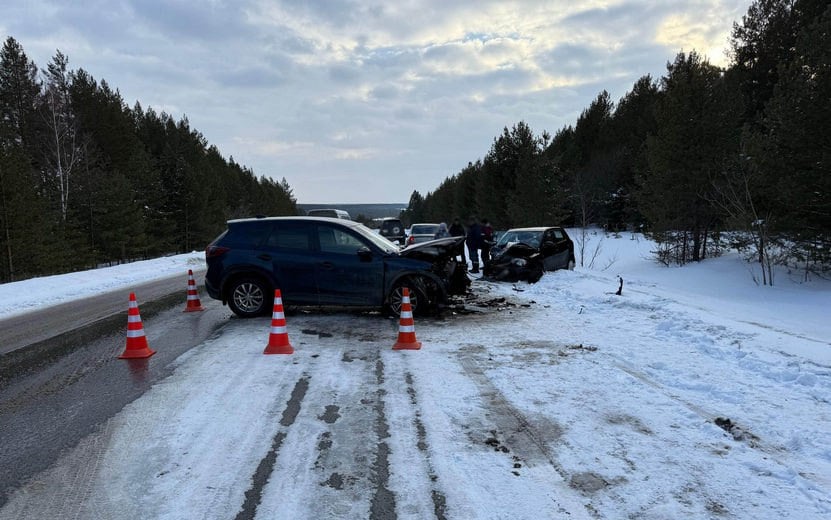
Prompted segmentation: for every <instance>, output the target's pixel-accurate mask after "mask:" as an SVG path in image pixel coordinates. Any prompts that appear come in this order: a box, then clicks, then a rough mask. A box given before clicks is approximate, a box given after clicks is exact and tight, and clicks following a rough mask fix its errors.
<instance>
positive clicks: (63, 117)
mask: <svg viewBox="0 0 831 520" xmlns="http://www.w3.org/2000/svg"><path fill="white" fill-rule="evenodd" d="M68 61H69V60H68V59H67V57H66V56H65V55H64V54H63V53H61V51H57V52H56V54H55V57H54V58H52V62H51V63H50V64H49V66H48V67H47V71H46V73H45V77H44V93H43V106H42V111H41V116H42V118H43V122H44V124H45V125H46V128H47V137H46V142H45V148H44V172H43V174H44V181H45V183H46V184H47V185H49V186H51V187H53V188H54V189H56V191H57V193H58V198H59V201H60V211H61V219H62V220H63V221H66V214H67V210H68V208H69V192H70V182H71V179H72V173H73V171H74V169H75V166H76V165H77V164H78V163H79V162H80V160H81V156H82V153H81V152H82V150H83V147H82V144H81V142H80V141H81V139H80V138H79V135H78V129H77V124H76V121H75V117H74V114H73V111H72V102H71V99H70V93H69V86H70V74H69V73H68V72H67V64H68Z"/></svg>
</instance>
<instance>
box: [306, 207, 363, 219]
mask: <svg viewBox="0 0 831 520" xmlns="http://www.w3.org/2000/svg"><path fill="white" fill-rule="evenodd" d="M306 215H308V216H310V217H329V218H342V219H343V220H352V217H350V216H349V213H347V212H346V211H344V210H342V209H310V210H309V211H307V212H306Z"/></svg>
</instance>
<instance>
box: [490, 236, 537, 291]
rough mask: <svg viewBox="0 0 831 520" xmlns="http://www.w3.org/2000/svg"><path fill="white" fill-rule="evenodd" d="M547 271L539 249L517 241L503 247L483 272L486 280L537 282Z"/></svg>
mask: <svg viewBox="0 0 831 520" xmlns="http://www.w3.org/2000/svg"><path fill="white" fill-rule="evenodd" d="M544 271H545V269H544V267H543V263H542V255H540V251H539V249H536V248H534V247H531V246H529V245H527V244H522V243H516V244H511V245H509V246H508V247H506V248H504V249H502V250H501V251H500V252H499V254H498V255H497V257H496V258H495V259H491V261H490V262H489V263H488V264H486V265H485V270H484V271H483V272H482V275H483V277H484V278H485V279H486V280H493V281H498V282H528V283H536V282H537V281H538V280H539V279H540V278H542V275H543V272H544Z"/></svg>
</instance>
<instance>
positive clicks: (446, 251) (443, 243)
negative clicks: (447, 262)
mask: <svg viewBox="0 0 831 520" xmlns="http://www.w3.org/2000/svg"><path fill="white" fill-rule="evenodd" d="M464 241H465V237H444V238H438V239H436V240H430V241H429V242H421V243H420V244H413V245H411V246H408V247H405V248H404V249H402V250H401V251H400V252H399V253H398V254H399V255H401V256H403V257H424V256H435V257H439V256H450V255H453V254H454V252H455V251H457V250H458V249H459V248H460V247H462V244H463V243H464Z"/></svg>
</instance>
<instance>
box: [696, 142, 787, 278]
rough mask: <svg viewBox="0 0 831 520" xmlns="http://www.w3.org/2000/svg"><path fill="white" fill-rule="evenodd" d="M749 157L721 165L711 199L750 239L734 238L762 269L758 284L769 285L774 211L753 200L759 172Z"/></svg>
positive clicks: (771, 265)
mask: <svg viewBox="0 0 831 520" xmlns="http://www.w3.org/2000/svg"><path fill="white" fill-rule="evenodd" d="M750 159H751V158H750V157H748V156H746V155H741V156H740V159H739V160H740V163H739V164H738V165H737V166H736V167H733V168H725V169H724V171H723V172H722V174H721V177H720V178H719V179H717V180H716V181H715V182H713V183H712V184H713V188H714V194H715V196H714V197H713V200H712V201H713V202H714V203H716V204H717V205H718V206H719V207H721V209H723V210H724V211H725V213H727V215H728V216H729V217H730V220H731V221H732V222H733V224H734V225H735V226H736V227H737V228H738V229H739V230H741V231H743V232H745V233H747V234H749V235H750V236H751V237H752V238H753V239H752V240H750V241H748V240H744V239H743V237H736V239H735V240H734V241H735V243H736V246H737V248H738V249H739V250H748V249H749V250H750V251H751V254H752V256H753V257H754V258H756V259H757V261H758V263H759V266H760V268H761V271H762V285H773V266H774V264H775V263H776V257H777V256H778V255H776V254H775V252H774V249H775V243H774V241H773V240H772V237H771V234H770V228H771V226H770V224H771V223H772V222H773V221H774V218H775V217H774V215H773V214H772V213H771V212H770V211H769V210H762V209H761V207H760V206H759V205H758V204H757V202H756V198H757V197H756V195H755V191H756V190H755V188H757V183H758V182H759V176H758V175H757V171H756V170H755V167H754V166H753V164H752V161H751V160H750Z"/></svg>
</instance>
